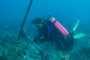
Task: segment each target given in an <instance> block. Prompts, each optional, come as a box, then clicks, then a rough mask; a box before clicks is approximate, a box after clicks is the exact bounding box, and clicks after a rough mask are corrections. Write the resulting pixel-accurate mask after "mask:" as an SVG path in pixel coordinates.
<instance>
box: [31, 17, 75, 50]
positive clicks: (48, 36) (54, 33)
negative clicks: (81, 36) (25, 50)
mask: <svg viewBox="0 0 90 60" xmlns="http://www.w3.org/2000/svg"><path fill="white" fill-rule="evenodd" d="M31 24H34V25H35V26H36V27H37V28H38V32H39V34H38V35H37V36H36V37H35V38H34V40H33V41H34V42H35V43H41V42H45V41H47V42H52V43H53V42H54V43H56V45H57V47H58V48H59V49H61V50H68V51H69V50H72V48H73V41H74V37H73V36H74V30H73V31H72V32H71V33H69V32H68V31H67V30H66V29H65V28H64V27H63V26H62V25H61V23H60V22H58V21H57V20H56V19H55V18H47V19H42V18H36V19H34V20H32V21H31Z"/></svg>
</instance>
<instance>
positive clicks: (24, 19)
mask: <svg viewBox="0 0 90 60" xmlns="http://www.w3.org/2000/svg"><path fill="white" fill-rule="evenodd" d="M32 2H33V0H31V1H30V3H29V6H28V9H27V11H26V14H25V17H24V20H23V22H22V25H21V28H20V31H19V35H18V40H19V39H20V36H21V33H22V30H23V26H24V24H25V21H26V18H27V15H28V13H29V10H30V8H31V5H32Z"/></svg>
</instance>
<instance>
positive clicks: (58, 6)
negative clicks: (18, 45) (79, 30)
mask: <svg viewBox="0 0 90 60" xmlns="http://www.w3.org/2000/svg"><path fill="white" fill-rule="evenodd" d="M29 1H30V0H26V1H25V0H0V24H2V25H5V24H6V23H7V24H8V23H10V24H11V23H14V22H16V23H18V22H21V21H22V20H23V18H24V16H25V12H26V10H27V7H28V5H29ZM48 14H50V15H51V16H53V17H55V18H56V19H58V20H61V21H63V24H64V23H66V24H67V25H68V24H72V23H74V22H75V21H76V20H77V19H80V22H81V23H82V24H84V25H88V24H89V20H90V18H89V15H90V1H89V0H34V1H33V4H32V7H31V10H30V12H29V14H28V18H27V21H30V20H32V19H33V18H35V17H42V16H45V15H48ZM2 22H3V23H2ZM14 24H15V23H14ZM14 24H12V25H14Z"/></svg>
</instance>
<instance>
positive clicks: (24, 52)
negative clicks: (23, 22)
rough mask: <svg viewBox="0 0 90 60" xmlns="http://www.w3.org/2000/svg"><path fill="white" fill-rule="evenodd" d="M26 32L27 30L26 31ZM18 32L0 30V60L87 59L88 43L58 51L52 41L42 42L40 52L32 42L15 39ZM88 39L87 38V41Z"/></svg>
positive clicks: (89, 45)
mask: <svg viewBox="0 0 90 60" xmlns="http://www.w3.org/2000/svg"><path fill="white" fill-rule="evenodd" d="M27 32H28V31H27ZM17 34H18V32H17V33H16V32H10V31H7V30H2V31H0V60H89V59H90V43H88V47H84V48H81V49H78V50H77V51H74V52H71V51H63V52H62V51H60V50H58V49H57V48H56V47H55V46H54V45H52V43H43V44H40V45H41V46H40V45H39V46H40V47H41V48H42V47H43V48H42V49H43V51H42V52H41V51H40V50H39V49H38V48H37V47H36V46H35V45H34V44H33V43H32V42H30V41H29V43H27V42H26V40H28V39H24V38H22V39H21V40H17ZM89 40H90V39H88V41H89Z"/></svg>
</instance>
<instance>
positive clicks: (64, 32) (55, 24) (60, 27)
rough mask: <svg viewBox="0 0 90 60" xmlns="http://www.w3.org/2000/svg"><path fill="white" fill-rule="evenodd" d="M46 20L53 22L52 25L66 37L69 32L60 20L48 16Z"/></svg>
mask: <svg viewBox="0 0 90 60" xmlns="http://www.w3.org/2000/svg"><path fill="white" fill-rule="evenodd" d="M48 20H49V21H51V22H52V23H53V24H54V26H55V27H56V28H57V29H58V30H59V32H60V33H61V34H62V35H63V36H64V37H66V36H67V35H68V34H69V32H68V31H67V30H66V29H65V28H64V27H63V26H62V25H61V23H60V22H58V21H56V19H55V18H50V19H48Z"/></svg>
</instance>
